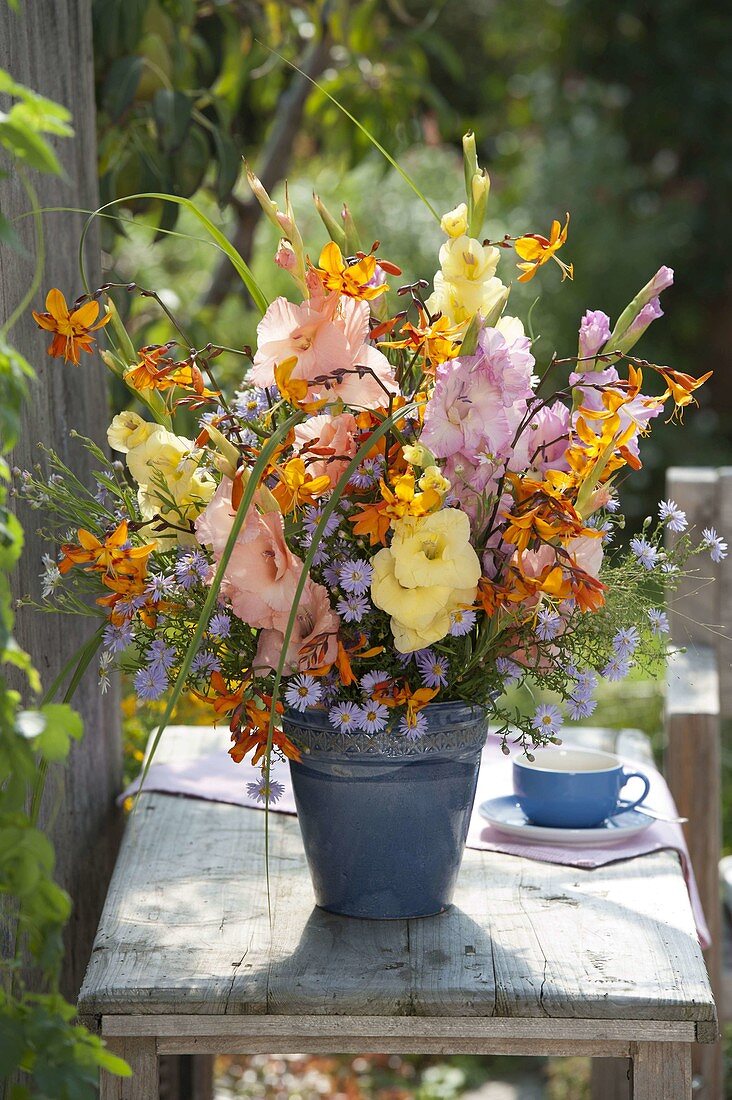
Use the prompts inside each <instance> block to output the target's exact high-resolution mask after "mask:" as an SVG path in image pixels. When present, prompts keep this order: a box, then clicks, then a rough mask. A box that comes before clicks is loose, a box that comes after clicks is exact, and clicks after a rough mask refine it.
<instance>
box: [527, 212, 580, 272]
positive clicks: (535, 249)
mask: <svg viewBox="0 0 732 1100" xmlns="http://www.w3.org/2000/svg"><path fill="white" fill-rule="evenodd" d="M568 229H569V214H567V220H566V222H565V223H564V226H563V227H562V226H561V225H560V224H559V222H558V221H556V220H555V221H553V222H552V227H551V230H550V232H549V236H548V237H542V235H541V234H540V233H527V234H526V235H525V236H523V237H519V239H518V240H517V241H516V243H515V246H514V247H515V249H516V253H517V255H519V256H520V257H521V259H522V260H524V261H525V262H524V263H520V264H518V265H517V266H518V267H519V268H520V269H521V272H522V274H521V275H519V277H518V281H519V282H520V283H528V282H529V280H530V279H533V278H534V275H536V273H537V271H538V270H539V268H540V267H541V266H542V265H543V264H545V263H547V262H548V261H549V260H554V261H555V263H557V264H559V267H560V268H561V271H562V282H564V280H565V279H573V278H574V266H573V265H572V264H565V263H564V261H563V260H560V259H559V257H558V256H557V252H558V251H559V249H560V248H561V247H562V245H563V244H564V243H565V242H566V240H567V230H568Z"/></svg>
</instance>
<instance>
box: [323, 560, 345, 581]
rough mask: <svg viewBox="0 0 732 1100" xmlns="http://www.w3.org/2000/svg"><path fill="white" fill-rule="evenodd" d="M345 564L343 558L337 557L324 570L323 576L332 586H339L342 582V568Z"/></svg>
mask: <svg viewBox="0 0 732 1100" xmlns="http://www.w3.org/2000/svg"><path fill="white" fill-rule="evenodd" d="M342 565H343V559H342V558H336V559H335V560H333V561H331V562H329V563H328V565H326V567H325V568H324V570H323V578H324V580H325V583H326V584H329V585H330V587H331V588H337V587H338V585H339V583H340V575H339V574H340V568H341V566H342Z"/></svg>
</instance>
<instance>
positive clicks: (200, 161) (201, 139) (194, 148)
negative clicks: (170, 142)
mask: <svg viewBox="0 0 732 1100" xmlns="http://www.w3.org/2000/svg"><path fill="white" fill-rule="evenodd" d="M209 161H210V148H209V144H208V141H207V140H206V137H205V136H204V134H203V131H202V130H201V129H200V128H199V127H198V126H192V127H191V128H190V129H189V130H188V133H187V135H186V139H185V141H184V142H183V144H182V145H181V146H180V147H179V149H178V150H177V152H175V153H174V154H173V155H172V157H171V172H170V178H171V180H172V181H173V183H174V188H175V190H176V192H177V193H178V194H180V195H183V196H185V197H186V198H189V197H190V196H191V195H193V194H195V193H196V191H197V190H198V188H199V187H200V186H201V184H202V183H203V179H204V176H205V175H206V169H207V168H208V165H209Z"/></svg>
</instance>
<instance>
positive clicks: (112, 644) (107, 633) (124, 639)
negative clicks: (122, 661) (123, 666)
mask: <svg viewBox="0 0 732 1100" xmlns="http://www.w3.org/2000/svg"><path fill="white" fill-rule="evenodd" d="M134 636H135V631H134V629H133V627H132V623H131V622H125V623H119V624H115V623H108V624H107V625H106V626H105V628H104V633H103V634H102V640H103V642H104V648H105V649H108V650H109V652H110V653H121V652H122V650H123V649H127V646H128V645H129V644H130V643H131V642H132V639H133V638H134Z"/></svg>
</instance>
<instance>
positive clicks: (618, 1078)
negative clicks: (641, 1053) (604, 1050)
mask: <svg viewBox="0 0 732 1100" xmlns="http://www.w3.org/2000/svg"><path fill="white" fill-rule="evenodd" d="M590 1095H591V1097H592V1100H629V1097H630V1059H629V1058H593V1059H592V1082H591V1086H590Z"/></svg>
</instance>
